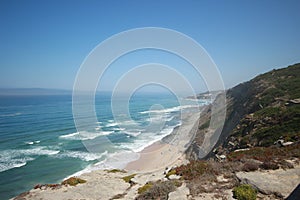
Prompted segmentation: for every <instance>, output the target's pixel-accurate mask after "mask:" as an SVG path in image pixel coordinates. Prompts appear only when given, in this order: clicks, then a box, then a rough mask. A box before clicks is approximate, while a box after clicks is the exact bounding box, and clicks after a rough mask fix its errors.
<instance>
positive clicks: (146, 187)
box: [138, 182, 153, 194]
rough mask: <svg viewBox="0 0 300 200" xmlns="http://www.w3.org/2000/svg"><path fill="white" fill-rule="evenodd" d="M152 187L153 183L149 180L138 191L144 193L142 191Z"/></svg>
mask: <svg viewBox="0 0 300 200" xmlns="http://www.w3.org/2000/svg"><path fill="white" fill-rule="evenodd" d="M152 187H153V183H152V182H148V183H146V184H145V185H144V186H142V187H139V188H138V193H139V194H142V193H144V192H146V191H147V190H149V189H150V188H152Z"/></svg>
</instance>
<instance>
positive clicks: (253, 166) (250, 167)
mask: <svg viewBox="0 0 300 200" xmlns="http://www.w3.org/2000/svg"><path fill="white" fill-rule="evenodd" d="M258 168H259V164H257V163H255V162H246V163H245V164H244V165H243V167H242V171H245V172H252V171H256V170H258Z"/></svg>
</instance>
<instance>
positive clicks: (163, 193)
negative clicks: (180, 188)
mask: <svg viewBox="0 0 300 200" xmlns="http://www.w3.org/2000/svg"><path fill="white" fill-rule="evenodd" d="M175 190H176V186H175V184H174V182H173V181H164V182H162V181H157V182H155V183H152V182H150V183H147V184H146V185H144V186H142V187H140V188H139V189H138V192H139V195H138V196H137V197H136V198H135V199H136V200H144V199H160V200H167V199H168V194H169V193H170V192H173V191H175Z"/></svg>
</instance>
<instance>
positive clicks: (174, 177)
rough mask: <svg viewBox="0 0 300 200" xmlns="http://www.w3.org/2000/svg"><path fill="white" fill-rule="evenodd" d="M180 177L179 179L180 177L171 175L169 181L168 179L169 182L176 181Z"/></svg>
mask: <svg viewBox="0 0 300 200" xmlns="http://www.w3.org/2000/svg"><path fill="white" fill-rule="evenodd" d="M180 177H181V176H178V175H175V174H172V175H170V176H169V179H170V180H178V179H180Z"/></svg>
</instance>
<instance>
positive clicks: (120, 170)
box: [106, 169, 126, 173]
mask: <svg viewBox="0 0 300 200" xmlns="http://www.w3.org/2000/svg"><path fill="white" fill-rule="evenodd" d="M106 171H107V172H108V173H126V171H125V170H123V169H111V170H106Z"/></svg>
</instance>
